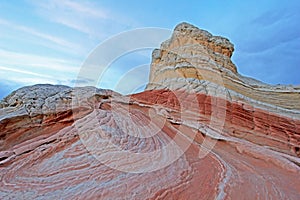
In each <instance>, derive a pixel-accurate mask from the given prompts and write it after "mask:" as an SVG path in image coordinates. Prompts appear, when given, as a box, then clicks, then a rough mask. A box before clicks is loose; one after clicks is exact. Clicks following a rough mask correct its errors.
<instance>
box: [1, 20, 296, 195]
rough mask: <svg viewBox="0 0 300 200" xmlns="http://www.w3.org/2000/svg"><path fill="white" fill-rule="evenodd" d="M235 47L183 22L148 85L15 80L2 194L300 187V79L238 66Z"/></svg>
mask: <svg viewBox="0 0 300 200" xmlns="http://www.w3.org/2000/svg"><path fill="white" fill-rule="evenodd" d="M233 51H234V46H233V44H231V43H230V41H229V40H228V39H226V38H223V37H219V36H213V35H212V34H210V33H208V32H207V31H204V30H200V29H198V28H197V27H194V26H193V25H190V24H187V23H181V24H179V25H177V26H176V28H175V30H174V32H173V34H172V36H171V38H170V39H169V40H167V41H165V42H163V43H162V44H161V47H160V49H156V50H154V51H153V54H152V64H151V72H150V78H149V84H148V85H147V88H146V90H145V91H144V92H141V93H138V94H132V95H127V96H123V95H121V94H118V93H116V92H114V91H111V90H104V89H97V88H94V87H77V88H71V87H67V86H58V85H34V86H28V87H23V88H20V89H18V90H16V91H14V92H12V93H11V94H10V95H9V96H7V97H6V98H4V99H3V100H2V101H1V104H0V108H1V109H0V180H1V181H0V199H295V200H298V199H300V158H299V157H300V88H299V87H293V86H283V85H276V86H272V85H267V84H264V83H262V82H259V81H256V80H254V79H252V78H247V77H243V76H241V75H240V74H239V73H238V72H237V68H236V66H235V65H234V63H233V62H232V61H231V56H232V54H233Z"/></svg>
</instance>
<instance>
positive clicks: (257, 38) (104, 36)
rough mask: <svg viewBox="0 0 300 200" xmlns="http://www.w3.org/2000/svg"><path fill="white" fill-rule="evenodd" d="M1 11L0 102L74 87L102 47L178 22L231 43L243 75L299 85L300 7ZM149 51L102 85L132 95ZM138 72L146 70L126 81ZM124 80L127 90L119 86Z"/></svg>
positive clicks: (172, 5)
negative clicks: (42, 89)
mask: <svg viewBox="0 0 300 200" xmlns="http://www.w3.org/2000/svg"><path fill="white" fill-rule="evenodd" d="M0 10H1V12H0V38H1V39H0V99H1V98H3V97H5V96H6V95H8V94H9V93H10V92H12V91H13V90H15V89H17V88H19V87H22V86H25V85H32V84H38V83H50V84H63V85H70V86H74V83H75V82H76V81H78V74H79V72H80V69H81V67H82V65H83V63H84V62H85V60H86V59H87V58H88V57H89V55H90V53H91V52H92V51H93V50H94V49H95V48H96V47H97V46H99V44H100V45H101V43H103V42H105V41H106V40H108V39H109V38H112V37H114V36H115V35H117V34H120V33H122V32H124V31H129V30H132V29H136V28H145V27H158V28H164V29H170V30H172V29H174V27H175V26H176V25H177V24H178V23H180V22H188V23H191V24H193V25H195V26H197V27H199V28H201V29H205V30H207V31H209V32H211V33H212V34H214V35H221V36H224V37H226V38H229V39H230V41H231V42H232V43H233V44H234V45H235V52H234V55H233V57H232V59H233V62H234V63H235V64H236V65H237V67H238V71H239V73H241V74H242V75H245V76H250V77H253V78H255V79H258V80H260V81H263V82H266V83H269V84H293V85H300V78H299V74H300V20H299V19H300V12H299V10H300V1H298V0H289V1H282V0H281V1H277V0H260V1H253V0H243V1H240V0H228V1H224V0H205V1H202V0H194V1H176V0H172V1H158V0H151V1H140V0H139V1H137V0H131V1H121V0H119V1H114V0H101V1H92V0H90V1H88V0H81V1H75V0H63V1H61V0H43V1H39V0H18V1H11V0H1V2H0ZM157 47H158V46H157ZM151 51H152V49H143V50H141V51H139V52H132V53H131V54H126V55H124V56H121V57H120V58H119V59H118V60H116V61H114V62H113V63H112V64H111V66H110V68H109V70H108V72H107V73H106V74H105V76H104V77H103V78H102V80H101V82H99V83H98V85H97V86H98V87H101V88H110V89H115V90H118V92H121V93H130V92H133V91H128V89H127V90H126V87H127V85H130V84H131V85H134V84H136V83H139V84H140V82H139V80H146V79H147V77H148V75H149V64H150V62H151V58H150V57H151V56H150V55H151ZM137 66H143V67H141V68H139V70H136V71H135V73H133V75H131V76H128V78H127V79H126V78H124V77H122V75H124V73H126V72H127V71H130V70H131V69H133V68H136V67H137ZM120 77H122V78H123V80H122V84H119V85H122V86H123V87H117V86H116V83H117V82H118V81H119V80H120ZM142 82H143V81H142ZM82 83H83V84H86V85H88V84H89V81H88V80H82ZM136 89H137V90H141V89H143V86H142V85H137V88H136Z"/></svg>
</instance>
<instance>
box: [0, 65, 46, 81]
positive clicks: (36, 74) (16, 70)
mask: <svg viewBox="0 0 300 200" xmlns="http://www.w3.org/2000/svg"><path fill="white" fill-rule="evenodd" d="M0 70H4V71H9V72H16V73H20V74H26V75H33V76H39V77H44V78H51V76H48V75H44V74H39V73H34V72H31V71H26V70H21V69H14V68H8V67H3V66H0ZM1 74H4V73H3V71H2V73H1Z"/></svg>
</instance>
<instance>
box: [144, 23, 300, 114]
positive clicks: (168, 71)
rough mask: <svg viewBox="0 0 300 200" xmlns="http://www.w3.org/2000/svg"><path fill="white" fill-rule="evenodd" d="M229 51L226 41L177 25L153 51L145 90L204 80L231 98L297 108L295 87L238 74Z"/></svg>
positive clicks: (299, 104)
mask: <svg viewBox="0 0 300 200" xmlns="http://www.w3.org/2000/svg"><path fill="white" fill-rule="evenodd" d="M233 50H234V47H233V44H231V43H230V41H229V40H228V39H226V38H223V37H220V36H212V35H211V34H210V33H208V32H207V31H204V30H200V29H198V28H197V27H195V26H193V25H190V24H187V23H181V24H179V25H177V26H176V28H175V30H174V33H173V35H172V37H171V38H170V39H169V40H167V41H165V42H163V43H162V45H161V47H160V49H156V50H154V51H153V54H152V64H151V71H150V80H149V84H148V86H147V89H148V90H151V89H163V88H172V89H177V88H181V87H182V85H186V83H188V84H195V85H196V86H197V87H198V85H199V80H205V81H208V82H209V83H215V84H218V85H219V86H223V87H225V88H227V89H228V93H230V95H231V97H232V98H236V99H239V97H240V95H243V96H246V97H248V98H251V99H254V100H257V101H259V102H263V103H267V104H271V105H275V106H279V107H283V108H288V109H298V110H299V109H300V101H299V99H300V87H299V86H298V87H293V86H282V85H277V86H271V85H267V84H264V83H261V82H259V81H256V80H253V79H251V78H247V77H243V76H241V75H239V74H238V73H237V69H236V66H235V65H234V64H233V62H232V61H231V59H230V57H231V55H232V53H233ZM178 84H179V86H177V85H178ZM197 92H201V90H198V91H197Z"/></svg>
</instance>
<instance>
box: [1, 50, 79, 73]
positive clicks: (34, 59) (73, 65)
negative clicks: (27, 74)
mask: <svg viewBox="0 0 300 200" xmlns="http://www.w3.org/2000/svg"><path fill="white" fill-rule="evenodd" d="M0 64H1V65H2V66H11V67H15V68H20V66H22V67H28V68H31V69H32V70H33V71H34V68H35V69H44V70H45V73H48V72H49V70H51V71H52V72H55V71H56V72H69V73H77V72H78V70H79V63H78V62H76V61H72V60H63V59H58V58H51V57H43V56H38V55H32V54H24V53H16V52H11V51H5V50H1V49H0Z"/></svg>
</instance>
